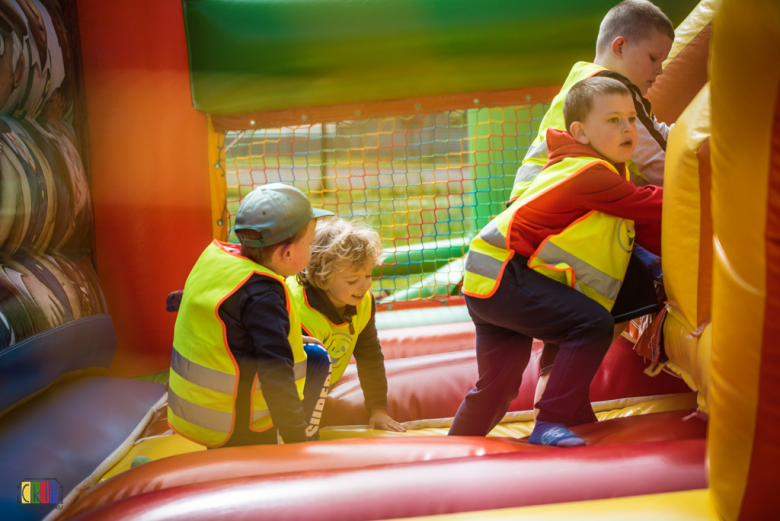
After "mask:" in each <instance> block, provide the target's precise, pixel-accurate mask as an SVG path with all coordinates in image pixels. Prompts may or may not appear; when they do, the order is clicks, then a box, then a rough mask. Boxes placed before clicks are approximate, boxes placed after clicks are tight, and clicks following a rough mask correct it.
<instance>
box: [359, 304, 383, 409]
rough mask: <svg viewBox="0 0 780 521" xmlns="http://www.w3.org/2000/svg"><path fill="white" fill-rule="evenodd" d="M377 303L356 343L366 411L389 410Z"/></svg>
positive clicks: (373, 305)
mask: <svg viewBox="0 0 780 521" xmlns="http://www.w3.org/2000/svg"><path fill="white" fill-rule="evenodd" d="M375 318H376V303H375V302H374V301H373V299H372V301H371V320H369V321H368V324H366V327H365V328H364V329H363V331H361V332H360V335H359V336H358V339H357V342H356V343H355V351H354V355H355V361H356V362H357V373H358V379H359V380H360V387H361V388H362V389H363V399H364V403H365V405H366V409H369V410H371V409H387V375H386V374H385V356H384V355H383V354H382V346H380V345H379V335H378V334H377V331H376V321H375Z"/></svg>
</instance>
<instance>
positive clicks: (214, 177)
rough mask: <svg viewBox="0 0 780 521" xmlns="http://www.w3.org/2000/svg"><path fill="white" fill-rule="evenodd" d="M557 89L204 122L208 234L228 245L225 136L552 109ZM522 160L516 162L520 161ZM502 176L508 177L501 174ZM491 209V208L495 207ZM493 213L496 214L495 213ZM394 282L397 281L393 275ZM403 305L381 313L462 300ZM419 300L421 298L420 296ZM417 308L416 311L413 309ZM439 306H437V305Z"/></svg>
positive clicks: (395, 304)
mask: <svg viewBox="0 0 780 521" xmlns="http://www.w3.org/2000/svg"><path fill="white" fill-rule="evenodd" d="M559 90H560V87H557V86H555V87H538V88H528V89H516V90H508V91H494V92H476V93H463V94H455V95H442V96H433V97H425V98H412V99H405V100H394V101H385V102H371V103H355V104H345V105H338V106H327V107H301V108H293V109H288V110H282V111H272V112H257V113H251V114H243V115H238V116H213V117H212V116H209V117H208V148H209V163H210V164H209V174H210V176H209V178H210V187H211V208H212V230H213V236H214V238H215V239H218V240H222V241H227V240H228V234H229V231H230V229H229V226H230V216H229V214H228V211H227V200H228V186H227V176H226V173H227V172H226V170H227V169H226V164H225V157H224V155H223V150H224V148H225V133H226V132H229V131H236V132H240V131H254V130H259V129H262V128H281V127H294V126H300V125H315V124H318V123H322V124H329V123H334V122H336V123H338V122H343V121H350V120H369V119H373V118H389V117H402V116H409V115H415V114H432V113H442V112H449V111H466V110H470V109H481V108H488V109H491V108H492V109H499V108H505V107H509V106H518V105H529V106H532V105H535V104H540V103H550V102H551V101H552V99H553V98H554V96H555V95H556V94H557V93H558V92H559ZM520 160H521V158H518V161H520ZM505 176H506V174H505ZM494 206H495V205H494ZM494 213H495V211H494ZM396 276H398V275H397V274H396ZM435 293H436V292H435V290H434V292H433V294H432V295H431V296H429V297H424V298H420V299H419V300H411V301H407V302H389V303H385V304H382V305H381V307H380V309H382V308H383V309H388V310H389V309H402V308H408V307H410V306H411V307H428V306H429V305H447V303H448V302H449V303H450V304H456V302H455V301H458V302H457V303H460V301H461V300H462V297H458V296H446V297H445V298H440V297H439V296H437V295H436V294H435ZM421 295H422V293H421ZM414 302H417V305H415V304H414ZM437 303H438V304H437Z"/></svg>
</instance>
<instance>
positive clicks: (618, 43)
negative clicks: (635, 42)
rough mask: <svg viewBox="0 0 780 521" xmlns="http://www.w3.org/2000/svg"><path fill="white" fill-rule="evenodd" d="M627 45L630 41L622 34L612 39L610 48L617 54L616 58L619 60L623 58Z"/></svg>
mask: <svg viewBox="0 0 780 521" xmlns="http://www.w3.org/2000/svg"><path fill="white" fill-rule="evenodd" d="M626 45H628V41H627V40H626V39H625V38H624V37H622V36H618V37H617V38H615V39H614V40H612V45H611V46H610V50H611V51H612V54H613V55H614V56H615V58H617V59H618V60H622V59H623V51H625V50H626Z"/></svg>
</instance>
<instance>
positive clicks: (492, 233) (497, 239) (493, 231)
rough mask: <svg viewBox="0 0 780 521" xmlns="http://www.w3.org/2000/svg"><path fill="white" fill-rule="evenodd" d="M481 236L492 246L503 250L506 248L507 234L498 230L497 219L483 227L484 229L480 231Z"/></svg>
mask: <svg viewBox="0 0 780 521" xmlns="http://www.w3.org/2000/svg"><path fill="white" fill-rule="evenodd" d="M479 238H480V239H482V240H483V241H485V242H486V243H488V244H490V245H491V246H495V247H496V248H501V249H502V250H505V249H506V236H504V234H503V233H501V232H500V231H499V230H498V226H496V220H495V219H493V220H492V221H490V222H489V223H487V224H486V225H485V227H484V228H482V231H481V232H479Z"/></svg>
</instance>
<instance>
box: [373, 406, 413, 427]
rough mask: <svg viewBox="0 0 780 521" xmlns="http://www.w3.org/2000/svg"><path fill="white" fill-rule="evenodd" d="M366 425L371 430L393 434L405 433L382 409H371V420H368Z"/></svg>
mask: <svg viewBox="0 0 780 521" xmlns="http://www.w3.org/2000/svg"><path fill="white" fill-rule="evenodd" d="M368 425H369V427H371V428H372V429H379V430H383V431H393V432H406V429H404V426H403V425H401V424H400V423H398V422H397V421H395V420H394V419H392V418H391V417H390V416H388V414H387V411H386V410H384V409H372V410H371V418H370V419H369V420H368Z"/></svg>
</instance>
